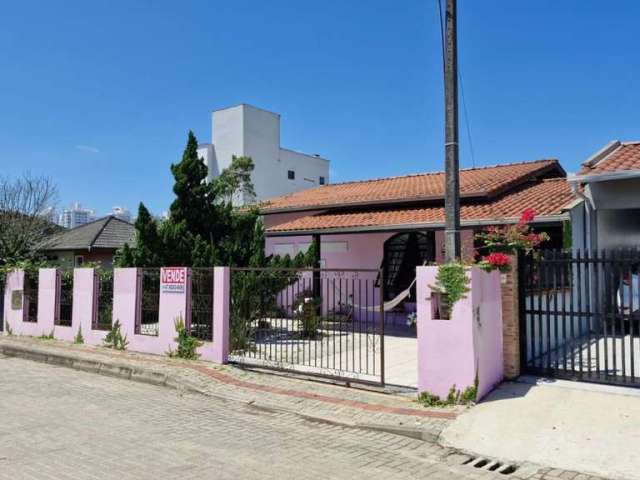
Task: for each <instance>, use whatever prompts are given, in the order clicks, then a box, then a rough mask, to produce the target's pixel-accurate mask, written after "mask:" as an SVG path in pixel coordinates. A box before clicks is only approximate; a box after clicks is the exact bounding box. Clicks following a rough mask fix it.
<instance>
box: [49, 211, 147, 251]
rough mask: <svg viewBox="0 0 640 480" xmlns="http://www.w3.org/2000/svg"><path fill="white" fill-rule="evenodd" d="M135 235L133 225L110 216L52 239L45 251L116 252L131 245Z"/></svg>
mask: <svg viewBox="0 0 640 480" xmlns="http://www.w3.org/2000/svg"><path fill="white" fill-rule="evenodd" d="M134 233H135V229H134V226H133V225H132V224H130V223H129V222H125V221H124V220H121V219H119V218H117V217H114V216H113V215H109V216H107V217H103V218H99V219H98V220H95V221H93V222H89V223H85V224H84V225H80V226H79V227H76V228H72V229H71V230H66V231H65V232H63V233H59V234H57V235H54V236H52V237H50V238H49V239H47V241H46V244H45V245H44V250H92V249H110V250H115V249H118V248H120V247H122V246H123V245H124V244H125V243H131V242H132V241H133V237H134Z"/></svg>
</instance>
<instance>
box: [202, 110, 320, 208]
mask: <svg viewBox="0 0 640 480" xmlns="http://www.w3.org/2000/svg"><path fill="white" fill-rule="evenodd" d="M211 120H212V122H211V123H212V135H211V138H212V142H211V143H205V144H200V145H199V146H198V155H200V156H201V157H202V158H203V159H204V162H205V163H206V164H207V167H208V168H209V176H208V179H209V181H211V180H212V179H213V178H215V177H216V176H218V175H219V174H220V172H221V171H222V170H224V169H225V168H226V167H228V166H229V165H230V164H231V157H232V156H233V155H235V156H237V157H240V156H246V157H251V158H252V159H253V163H254V165H255V169H254V171H253V174H252V178H251V179H252V182H253V186H254V189H255V193H256V195H255V197H254V198H244V196H242V197H240V198H237V199H234V203H235V204H238V205H244V204H247V203H252V202H260V201H263V200H267V199H269V198H272V197H276V196H279V195H285V194H287V193H293V192H297V191H300V190H304V189H307V188H312V187H317V186H319V185H324V184H326V183H329V160H326V159H324V158H321V157H320V156H319V155H308V154H306V153H300V152H296V151H294V150H289V149H286V148H282V147H281V146H280V115H279V114H277V113H272V112H268V111H266V110H262V109H260V108H256V107H253V106H251V105H246V104H242V105H237V106H234V107H229V108H225V109H222V110H215V111H214V112H213V113H212V119H211Z"/></svg>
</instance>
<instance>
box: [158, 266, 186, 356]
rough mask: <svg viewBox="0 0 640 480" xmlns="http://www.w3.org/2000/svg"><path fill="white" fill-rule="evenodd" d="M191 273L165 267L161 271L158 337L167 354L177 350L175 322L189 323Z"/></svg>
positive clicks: (184, 268)
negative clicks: (188, 305) (188, 280)
mask: <svg viewBox="0 0 640 480" xmlns="http://www.w3.org/2000/svg"><path fill="white" fill-rule="evenodd" d="M189 276H190V271H189V269H188V268H186V267H164V268H161V269H160V307H159V308H160V310H159V319H160V320H159V322H160V325H159V326H158V328H159V332H158V337H159V341H160V345H161V347H162V348H163V349H164V350H163V352H158V353H166V352H167V351H169V349H171V350H175V348H176V342H175V340H174V339H175V337H177V336H178V333H177V332H176V326H175V322H176V320H178V319H179V318H181V319H182V321H183V322H185V324H186V322H187V296H188V291H189V289H188V288H187V283H188V282H187V279H188V277H189Z"/></svg>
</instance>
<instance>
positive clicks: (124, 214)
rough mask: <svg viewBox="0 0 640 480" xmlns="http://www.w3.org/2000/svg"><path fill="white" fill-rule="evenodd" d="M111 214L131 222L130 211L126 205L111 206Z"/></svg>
mask: <svg viewBox="0 0 640 480" xmlns="http://www.w3.org/2000/svg"><path fill="white" fill-rule="evenodd" d="M111 215H113V216H114V217H116V218H119V219H120V220H124V221H125V222H129V223H131V219H132V216H131V211H129V209H128V208H127V207H113V208H112V209H111Z"/></svg>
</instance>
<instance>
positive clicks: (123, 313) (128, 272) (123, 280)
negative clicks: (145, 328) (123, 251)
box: [113, 268, 138, 339]
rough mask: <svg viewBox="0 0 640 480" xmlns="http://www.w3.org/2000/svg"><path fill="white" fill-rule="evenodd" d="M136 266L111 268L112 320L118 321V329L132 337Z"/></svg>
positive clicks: (134, 312) (133, 329)
mask: <svg viewBox="0 0 640 480" xmlns="http://www.w3.org/2000/svg"><path fill="white" fill-rule="evenodd" d="M137 283H138V269H137V268H115V269H114V270H113V322H114V323H115V322H116V321H119V322H120V325H121V326H120V331H121V332H122V335H126V336H127V338H128V339H131V338H133V335H134V331H135V323H136V307H137V305H136V291H137Z"/></svg>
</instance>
